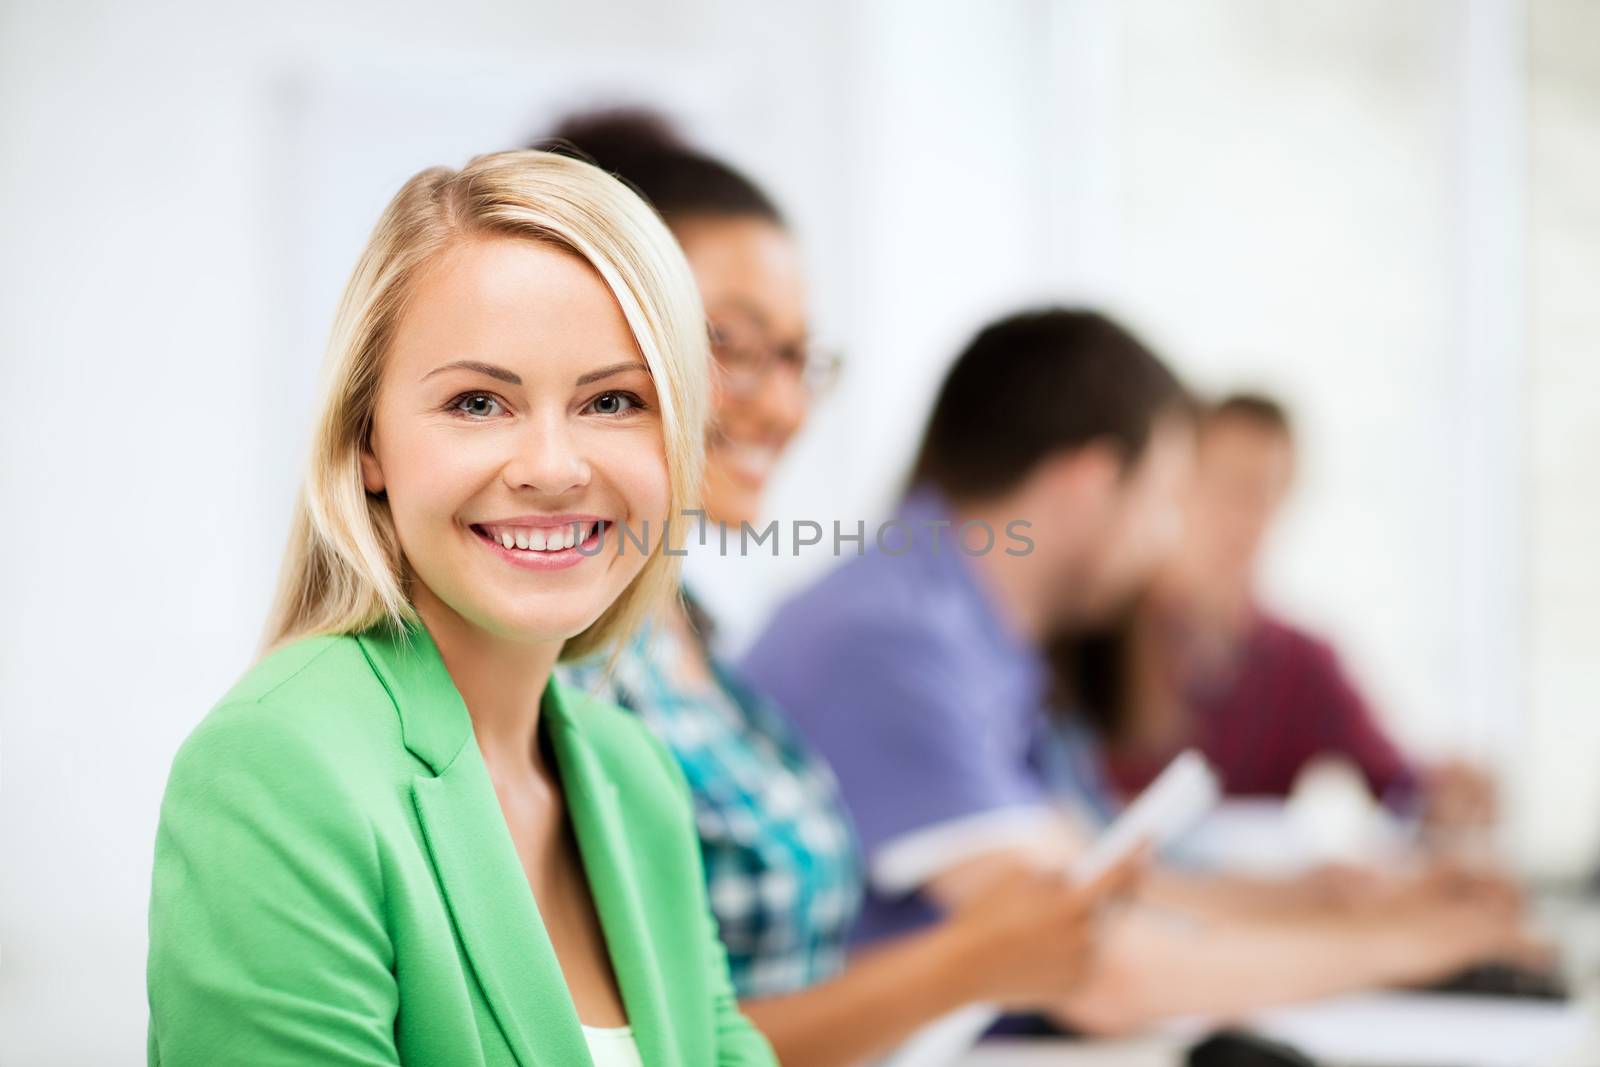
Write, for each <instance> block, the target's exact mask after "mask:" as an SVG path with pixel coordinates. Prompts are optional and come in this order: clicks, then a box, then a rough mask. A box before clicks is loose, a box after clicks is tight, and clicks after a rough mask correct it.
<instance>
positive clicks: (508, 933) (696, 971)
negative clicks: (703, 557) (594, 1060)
mask: <svg viewBox="0 0 1600 1067" xmlns="http://www.w3.org/2000/svg"><path fill="white" fill-rule="evenodd" d="M541 729H542V730H546V731H548V735H549V741H550V744H551V747H552V749H553V750H554V752H555V754H556V762H557V766H558V767H559V770H560V774H561V781H562V784H563V792H564V794H565V796H566V801H567V806H568V810H569V811H570V812H571V817H572V820H573V825H574V829H575V831H576V835H577V839H578V846H579V850H580V852H581V853H582V856H583V863H584V869H585V871H586V873H587V875H588V879H589V883H590V885H591V886H592V889H593V892H594V897H595V905H596V908H597V910H598V912H599V915H600V922H601V926H602V927H603V929H604V931H605V938H606V944H607V947H608V950H609V952H610V955H611V961H612V965H613V968H614V970H615V971H616V975H617V982H618V984H619V986H620V987H621V991H622V999H623V1002H624V1005H625V1007H626V1009H627V1014H628V1021H629V1024H630V1025H631V1026H632V1027H633V1031H634V1036H635V1039H636V1040H637V1042H638V1044H639V1051H640V1053H641V1055H642V1058H643V1060H644V1063H645V1064H646V1067H709V1065H712V1064H721V1065H733V1064H761V1065H771V1064H773V1063H774V1060H773V1056H772V1052H771V1049H770V1048H769V1046H768V1045H767V1042H766V1040H765V1039H764V1038H763V1037H762V1036H761V1035H760V1034H759V1033H757V1032H756V1030H755V1029H754V1028H753V1027H751V1025H750V1024H749V1022H748V1021H747V1020H746V1019H745V1018H744V1017H743V1016H742V1015H740V1014H739V1011H738V1007H737V1005H736V1004H735V1002H734V999H733V993H732V991H731V989H730V987H729V984H728V973H727V964H726V961H725V959H724V956H723V950H722V946H721V944H720V943H719V942H718V941H717V937H716V930H715V925H714V923H713V921H712V919H711V918H710V913H709V910H708V908H707V905H706V896H705V887H704V883H703V881H702V874H701V868H700V856H699V842H698V838H697V835H696V832H695V827H694V821H693V816H692V814H691V809H690V805H689V800H688V794H687V790H686V788H685V786H684V782H683V778H682V774H681V772H680V771H679V769H678V766H677V764H676V763H675V762H674V761H673V759H672V758H671V757H670V756H669V755H667V753H666V752H665V751H664V750H663V749H662V748H661V747H660V745H659V744H658V743H657V742H656V741H655V740H654V739H653V738H652V737H651V736H650V734H649V732H648V731H647V730H646V728H645V727H644V726H643V725H641V724H640V723H639V721H638V720H637V719H635V718H633V717H632V716H629V715H628V714H626V713H625V712H623V711H621V710H619V709H617V708H615V707H612V706H611V705H608V704H604V703H601V702H599V701H597V700H594V699H592V698H590V697H588V696H586V695H584V694H583V693H581V692H579V691H577V690H575V689H571V688H568V687H566V686H563V685H561V684H559V683H556V682H552V683H551V685H550V688H549V689H548V690H546V693H545V698H544V704H543V712H542V715H541ZM147 978H148V993H149V999H150V1028H149V1062H150V1063H151V1064H166V1065H168V1067H188V1065H191V1064H193V1065H204V1067H213V1065H227V1064H247V1065H250V1067H266V1065H271V1064H293V1065H296V1067H299V1065H306V1064H316V1065H323V1064H326V1065H341V1064H396V1063H408V1064H419V1065H424V1067H434V1065H440V1067H464V1065H473V1064H483V1065H491V1064H492V1065H513V1064H514V1065H518V1067H574V1065H579V1067H581V1065H588V1064H589V1063H590V1059H589V1054H588V1051H587V1046H586V1045H585V1043H584V1039H583V1034H582V1031H581V1029H580V1027H579V1024H578V1018H577V1013H576V1011H575V1009H574V1007H573V1003H572V998H571V996H570V995H569V994H568V992H567V987H566V983H565V982H564V980H563V978H562V974H561V969H560V966H559V964H558V962H557V960H556V956H555V952H554V950H553V949H552V948H551V945H550V939H549V937H548V935H547V934H546V932H545V928H544V925H543V923H542V922H541V920H540V918H539V912H538V909H537V906H536V904H535V902H534V898H533V893H532V890H531V889H530V888H529V886H528V881H527V877H526V875H525V874H524V872H523V869H522V865H521V863H520V861H519V860H518V857H517V853H516V849H515V846H514V845H513V843H512V840H511V834H510V831H509V830H508V829H507V827H506V823H505V818H504V816H503V815H502V814H501V810H500V805H499V801H498V800H497V799H496V796H495V792H494V788H493V786H492V785H491V784H490V780H489V775H488V772H487V770H486V769H485V767H484V763H483V757H482V754H481V753H480V752H479V750H478V746H477V743H476V741H475V740H474V738H473V733H472V721H471V719H470V718H469V716H468V714H467V708H466V705H465V704H464V703H463V702H462V700H461V696H460V694H459V693H458V692H457V691H456V688H455V685H454V684H453V683H452V681H451V679H450V675H449V673H448V672H447V671H446V670H445V667H444V663H443V661H442V660H441V659H440V658H439V653H438V649H437V648H436V647H435V645H434V643H433V640H432V638H430V637H429V636H428V632H427V630H426V629H425V628H423V627H421V626H414V627H412V628H411V631H410V641H409V644H408V643H407V642H406V641H404V640H401V639H400V638H398V637H395V636H391V635H390V634H389V633H388V631H385V630H383V629H380V628H374V629H373V630H370V631H368V632H366V633H362V634H353V635H345V636H339V637H316V638H307V639H304V640H301V641H297V642H294V643H292V644H290V645H287V646H285V647H283V648H281V649H279V650H277V651H276V652H274V653H273V654H271V655H269V656H267V657H266V658H264V659H263V660H261V661H260V662H259V663H258V664H256V666H254V667H253V668H251V670H250V671H249V672H248V673H246V674H245V676H244V677H243V678H242V679H241V680H240V681H239V683H238V684H237V685H235V686H234V687H233V689H232V690H230V691H229V693H228V694H227V696H225V697H224V698H223V700H222V702H221V703H220V704H218V706H217V707H216V708H214V709H212V711H211V712H210V714H209V715H207V716H206V718H205V720H204V721H203V722H202V723H201V724H200V725H199V726H198V727H197V728H196V729H195V731H194V733H193V734H192V735H191V736H190V737H189V738H188V740H187V741H186V742H185V743H184V744H183V747H182V748H181V749H180V750H179V752H178V755H177V757H176V759H175V760H174V762H173V766H172V774H171V776H170V778H169V780H168V783H167V791H166V796H165V798H164V800H163V801H162V806H161V822H160V827H159V829H158V830H157V833H156V846H155V870H154V876H153V881H152V890H151V898H150V957H149V968H148V975H147Z"/></svg>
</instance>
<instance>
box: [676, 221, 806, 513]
mask: <svg viewBox="0 0 1600 1067" xmlns="http://www.w3.org/2000/svg"><path fill="white" fill-rule="evenodd" d="M673 230H674V233H675V235H676V236H677V238H678V241H679V243H680V244H681V245H682V246H683V251H684V255H685V256H686V257H687V258H688V260H689V267H690V269H691V270H692V271H693V272H694V277H695V282H696V284H697V285H698V286H699V288H700V296H701V299H702V300H703V301H704V302H705V306H706V314H707V316H708V317H709V318H710V319H711V322H712V325H713V326H714V327H715V329H716V331H717V333H718V334H719V335H720V337H722V338H723V339H724V341H725V344H724V345H723V349H724V350H723V351H722V352H720V353H718V359H719V361H721V362H723V363H724V366H723V368H722V370H721V372H720V373H718V374H717V375H715V377H714V380H715V381H716V383H717V384H716V388H715V392H714V393H713V398H712V404H713V411H712V427H711V434H710V438H709V440H708V441H707V444H706V473H705V508H706V513H707V514H708V515H709V516H710V517H711V518H712V519H713V520H715V521H717V522H724V523H731V524H737V523H740V522H754V521H755V520H756V519H757V518H759V517H760V515H761V500H762V494H763V493H764V492H765V490H766V488H767V483H768V481H769V480H770V479H771V476H772V473H773V470H774V468H775V467H776V466H777V463H778V459H779V457H780V456H781V455H782V453H783V450H784V448H785V447H786V446H787V445H788V444H789V441H790V439H791V438H793V437H794V435H795V433H796V432H797V431H798V430H799V429H800V427H801V426H802V425H804V423H805V419H806V413H807V411H808V410H809V407H810V397H809V395H808V394H807V392H806V387H805V386H804V384H802V382H801V380H800V376H799V374H798V373H797V369H796V368H797V365H796V362H795V360H794V358H793V357H794V354H796V353H803V352H804V351H805V346H806V294H805V285H804V283H803V280H802V273H801V263H800V254H799V251H798V249H797V248H796V247H795V243H794V239H793V238H792V237H790V236H789V234H788V233H787V232H786V231H785V230H784V229H783V228H782V227H780V226H778V225H777V224H775V223H773V222H770V221H768V220H766V219H761V218H754V217H751V218H744V217H740V218H703V219H687V220H684V221H681V222H676V223H674V227H673ZM730 353H732V354H743V355H746V356H749V357H752V358H754V357H758V356H760V355H761V354H764V353H775V354H781V355H782V356H783V357H784V358H780V359H779V360H778V361H777V362H776V363H775V365H773V366H772V368H771V370H770V372H769V373H766V374H763V375H760V376H753V375H751V374H749V373H748V371H749V368H743V369H741V368H738V367H731V366H728V365H727V363H728V362H729V358H728V357H729V355H730ZM740 378H744V379H748V383H747V384H745V385H744V387H743V388H733V387H732V386H733V384H734V382H735V381H736V380H737V379H740Z"/></svg>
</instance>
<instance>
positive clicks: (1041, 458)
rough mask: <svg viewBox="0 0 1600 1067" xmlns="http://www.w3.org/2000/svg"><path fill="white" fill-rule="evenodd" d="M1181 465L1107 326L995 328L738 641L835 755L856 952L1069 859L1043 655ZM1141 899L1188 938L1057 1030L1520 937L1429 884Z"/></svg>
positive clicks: (1081, 320) (1370, 975) (1181, 430)
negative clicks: (826, 564) (769, 616)
mask: <svg viewBox="0 0 1600 1067" xmlns="http://www.w3.org/2000/svg"><path fill="white" fill-rule="evenodd" d="M1192 451H1193V425H1192V416H1191V414H1190V405H1189V402H1188V400H1187V398H1186V394H1185V392H1184V390H1183V389H1182V387H1181V386H1180V385H1179V383H1178V381H1177V380H1176V378H1175V377H1174V376H1173V375H1172V373H1171V372H1170V371H1169V370H1168V369H1167V368H1166V367H1165V366H1164V365H1163V364H1162V363H1161V361H1160V360H1159V359H1157V358H1156V356H1155V355H1153V354H1152V353H1151V352H1150V351H1149V350H1148V349H1147V348H1146V347H1145V346H1144V345H1143V344H1142V343H1140V342H1139V341H1138V340H1137V339H1136V338H1134V337H1133V336H1132V335H1131V334H1129V333H1128V332H1127V331H1126V330H1124V329H1122V328H1121V327H1120V326H1118V325H1116V324H1115V323H1113V322H1112V321H1110V320H1109V319H1107V318H1105V317H1104V316H1102V315H1099V314H1097V313H1094V312H1085V311H1070V310H1046V311H1040V312H1030V313H1024V314H1020V315H1015V316H1012V317H1010V318H1007V319H1003V320H1001V321H999V322H996V323H995V324H993V325H991V326H989V327H988V328H986V329H984V330H983V331H981V332H980V333H979V334H978V336H977V337H976V338H975V339H974V340H973V341H972V342H971V343H970V344H969V345H968V347H967V348H966V350H965V351H964V352H963V353H962V354H961V356H960V357H959V358H958V359H957V361H956V363H955V365H954V367H953V368H952V369H951V371H950V373H949V376H948V377H947V378H946V380H945V383H944V386H943V387H942V389H941V391H940V393H939V396H938V399H937V400H936V402H935V406H934V410H933V413H932V416H931V418H930V420H929V424H928V428H927V431H926V433H925V436H924V439H923V443H922V448H921V452H920V455H919V457H918V460H917V464H916V467H915V469H914V471H913V477H912V479H911V483H912V486H913V489H912V491H911V492H910V493H909V494H908V496H907V498H906V500H905V501H904V504H903V506H902V508H901V510H900V512H899V513H898V515H897V516H896V519H895V521H894V523H893V524H892V527H891V528H889V529H886V530H885V531H882V532H881V533H880V535H879V536H878V537H877V538H876V539H875V540H876V541H877V544H876V546H875V548H874V549H873V550H872V551H870V552H869V553H868V554H866V555H864V556H862V557H861V558H858V559H854V560H851V561H850V562H849V563H847V564H845V565H844V566H842V567H839V568H838V569H837V570H835V571H834V572H833V573H831V574H829V575H828V576H827V577H826V578H824V579H823V580H822V581H821V582H820V583H819V584H817V585H816V586H814V587H812V588H811V589H809V590H807V591H805V592H803V593H802V594H801V595H799V596H798V597H796V598H795V599H793V600H791V601H790V602H789V603H787V604H786V605H785V606H784V607H783V608H781V609H780V610H779V611H778V612H777V614H776V615H775V616H774V618H773V620H772V622H771V623H770V625H769V627H768V629H767V630H766V631H765V632H764V634H763V635H762V636H761V637H760V638H759V639H758V641H757V642H756V644H755V645H754V646H753V647H752V649H751V651H750V652H749V654H748V656H747V658H746V661H745V663H744V667H745V669H746V671H747V673H748V675H749V677H750V678H751V679H752V681H753V682H754V683H755V684H756V685H758V686H759V687H761V688H762V689H764V690H766V691H767V692H768V693H769V694H771V695H772V696H774V697H775V698H776V699H777V703H778V706H779V707H781V708H783V709H784V710H785V711H786V712H787V713H788V715H789V716H790V717H791V718H792V719H793V720H794V722H795V724H796V725H797V726H798V727H799V729H800V731H801V733H802V734H803V735H804V736H805V737H806V738H807V739H808V740H809V741H810V742H811V744H812V745H813V746H814V747H815V748H816V749H817V750H818V751H820V752H821V753H822V755H823V756H824V757H826V758H827V759H828V760H829V761H830V762H831V763H832V765H833V768H834V771H835V773H836V775H837V777H838V779H839V782H840V785H841V787H842V790H843V794H844V797H845V801H846V805H847V806H848V807H849V809H850V811H851V814H852V815H853V817H854V819H855V821H856V824H857V829H858V831H859V837H860V841H861V846H862V849H863V853H864V859H865V861H866V869H867V874H868V895H867V900H866V903H865V906H864V910H863V913H862V917H861V921H860V925H859V927H858V930H857V940H859V941H875V940H877V939H879V938H882V937H884V936H886V935H889V934H892V933H896V932H899V931H903V930H906V929H908V928H912V927H915V926H917V925H920V924H922V923H925V922H927V921H929V920H930V919H931V918H932V916H933V914H934V912H935V910H936V909H937V910H949V909H959V908H961V907H962V906H964V902H966V901H968V900H970V899H972V897H973V895H974V894H976V893H978V892H981V891H982V889H983V887H984V886H986V885H988V884H992V882H993V881H994V880H995V879H997V878H1000V877H1003V876H1005V875H1006V874H1008V873H1009V872H1010V871H1013V870H1015V869H1016V868H1018V867H1037V866H1040V865H1047V866H1051V867H1055V868H1056V869H1064V868H1065V866H1066V865H1067V864H1068V863H1069V862H1070V860H1071V858H1072V857H1073V856H1075V855H1077V854H1079V853H1080V852H1081V850H1082V849H1083V847H1084V845H1085V843H1086V840H1087V838H1086V835H1085V834H1084V833H1083V830H1082V828H1081V827H1078V826H1075V825H1074V824H1073V822H1072V820H1071V819H1070V818H1067V817H1066V816H1065V815H1064V813H1063V811H1062V810H1061V806H1060V804H1059V800H1060V796H1061V794H1062V792H1063V791H1064V790H1068V789H1073V788H1076V789H1079V790H1082V789H1083V788H1084V786H1085V780H1084V775H1083V774H1082V768H1083V766H1084V761H1083V760H1082V759H1077V760H1076V761H1074V760H1072V759H1061V758H1059V756H1060V750H1059V748H1052V744H1051V742H1052V741H1060V740H1061V739H1062V738H1063V737H1064V736H1070V733H1067V732H1063V731H1058V730H1054V729H1052V728H1051V723H1050V716H1049V715H1048V714H1047V698H1048V694H1047V687H1048V672H1047V669H1046V667H1045V665H1044V659H1043V653H1042V651H1041V650H1042V648H1043V646H1044V644H1045V642H1046V641H1047V640H1048V639H1050V638H1051V637H1053V636H1055V635H1058V634H1059V633H1061V632H1063V631H1069V630H1072V629H1075V628H1079V627H1082V626H1083V625H1085V624H1086V623H1088V622H1091V621H1093V620H1096V619H1097V618H1099V617H1101V616H1102V615H1104V614H1105V613H1106V612H1108V611H1110V610H1112V609H1114V608H1116V607H1117V606H1119V605H1120V604H1121V603H1123V602H1125V601H1126V599H1127V598H1128V597H1129V596H1130V595H1131V594H1132V593H1133V592H1134V591H1135V590H1136V589H1137V587H1138V586H1139V585H1140V584H1141V583H1142V582H1143V581H1144V580H1145V579H1146V577H1147V576H1148V574H1149V572H1150V571H1151V570H1152V569H1153V568H1154V566H1155V564H1156V563H1157V562H1158V561H1159V559H1160V558H1161V557H1162V556H1163V555H1165V554H1166V553H1168V552H1169V551H1170V550H1171V548H1172V547H1173V544H1174V542H1175V540H1176V538H1177V537H1178V536H1179V534H1180V533H1181V520H1180V518H1179V515H1180V500H1181V492H1182V489H1183V487H1184V484H1185V480H1186V478H1187V476H1188V468H1189V465H1190V462H1191V460H1192ZM1053 757H1056V758H1053ZM1061 768H1070V769H1069V770H1068V771H1067V772H1066V773H1065V774H1062V773H1059V772H1060V769H1061ZM1052 769H1055V771H1056V773H1052ZM1396 892H1397V894H1398V891H1396ZM1144 896H1145V897H1146V898H1147V899H1151V900H1153V901H1155V902H1159V903H1163V904H1166V905H1168V906H1169V907H1179V908H1183V909H1185V910H1187V911H1188V912H1189V913H1190V915H1191V922H1190V923H1189V924H1187V925H1184V926H1174V925H1173V924H1172V923H1171V922H1170V920H1169V918H1168V917H1167V916H1165V915H1163V914H1162V913H1159V912H1156V911H1154V910H1153V909H1133V910H1132V911H1130V912H1129V913H1127V914H1126V916H1125V917H1124V918H1123V919H1122V920H1121V921H1120V922H1119V924H1118V926H1117V931H1118V932H1117V933H1115V934H1114V935H1113V936H1112V937H1110V938H1109V939H1108V940H1107V942H1106V944H1105V947H1104V951H1103V954H1102V965H1101V967H1100V969H1099V972H1098V974H1097V977H1096V978H1095V979H1094V980H1092V981H1091V982H1090V983H1089V984H1088V985H1087V986H1086V987H1085V988H1084V990H1083V992H1082V993H1081V994H1080V995H1075V996H1074V998H1073V999H1072V1001H1071V1002H1070V1003H1067V1004H1063V1005H1062V1006H1061V1009H1060V1011H1059V1013H1058V1014H1059V1015H1060V1017H1062V1018H1065V1019H1068V1020H1069V1021H1071V1022H1072V1023H1073V1024H1074V1025H1077V1026H1080V1027H1085V1028H1088V1029H1093V1030H1098V1031H1117V1030H1124V1029H1129V1028H1133V1027H1136V1026H1138V1025H1140V1024H1142V1023H1145V1022H1147V1021H1149V1020H1151V1019H1154V1018H1158V1017H1161V1016H1164V1015H1171V1014H1189V1013H1205V1014H1209V1013H1215V1014H1231V1013H1235V1012H1238V1011H1242V1010H1247V1009H1250V1008H1254V1007H1259V1006H1262V1005H1265V1004H1269V1003H1274V1002H1281V1001H1285V1000H1291V999H1300V998H1305V997H1313V996H1318V995H1325V994H1330V993H1334V992H1342V991H1345V990H1349V989H1355V988H1361V987H1364V986H1370V985H1381V984H1391V983H1404V982H1422V981H1427V980H1429V979H1432V978H1436V977H1443V976H1445V975H1447V974H1449V973H1451V972H1453V971H1455V970H1457V969H1459V968H1461V967H1464V966H1467V965H1469V964H1471V963H1474V962H1477V961H1479V960H1480V959H1482V958H1485V957H1492V956H1495V955H1497V954H1502V953H1507V952H1511V951H1514V950H1515V949H1516V948H1518V947H1519V945H1520V942H1519V941H1518V936H1519V934H1518V928H1517V924H1516V920H1515V915H1514V912H1513V911H1511V910H1509V909H1508V908H1507V907H1505V906H1500V905H1494V904H1489V905H1486V904H1485V903H1484V902H1483V901H1482V900H1474V899H1466V898H1458V897H1452V896H1441V895H1440V894H1438V893H1434V892H1432V891H1429V892H1423V891H1422V890H1418V891H1416V892H1415V893H1413V895H1412V896H1404V897H1403V895H1397V896H1396V897H1395V898H1394V900H1392V901H1390V903H1389V904H1388V905H1386V908H1387V910H1385V911H1384V912H1383V913H1382V914H1381V915H1377V914H1361V915H1355V914H1353V913H1349V912H1345V913H1336V912H1335V911H1333V910H1330V908H1329V907H1328V906H1327V905H1326V904H1325V903H1324V902H1322V901H1321V900H1320V899H1317V898H1316V894H1315V893H1311V894H1307V893H1304V892H1296V891H1295V890H1294V889H1293V888H1291V887H1284V886H1261V885H1244V884H1226V885H1224V884H1221V883H1215V882H1213V883H1208V884H1205V885H1195V884H1191V883H1188V882H1185V881H1184V880H1182V879H1178V878H1176V877H1174V876H1163V877H1161V878H1154V877H1153V878H1151V879H1150V880H1149V882H1148V884H1147V889H1146V891H1145V894H1144ZM1402 897H1403V898H1402Z"/></svg>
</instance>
